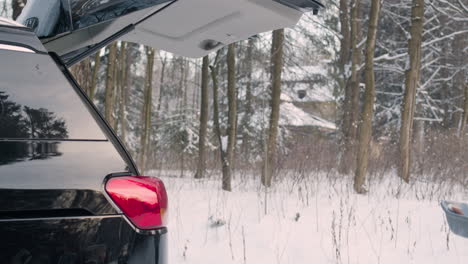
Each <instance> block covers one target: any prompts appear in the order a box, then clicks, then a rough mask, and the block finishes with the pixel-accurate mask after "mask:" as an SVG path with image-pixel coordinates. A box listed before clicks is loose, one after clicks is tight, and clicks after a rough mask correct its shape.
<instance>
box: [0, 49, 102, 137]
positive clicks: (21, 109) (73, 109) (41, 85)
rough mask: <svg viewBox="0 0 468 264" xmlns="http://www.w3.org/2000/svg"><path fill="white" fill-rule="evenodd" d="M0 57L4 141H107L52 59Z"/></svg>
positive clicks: (12, 54)
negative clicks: (7, 139)
mask: <svg viewBox="0 0 468 264" xmlns="http://www.w3.org/2000/svg"><path fill="white" fill-rule="evenodd" d="M0 56H1V58H2V60H1V61H0V67H1V68H2V70H1V71H0V139H1V138H19V139H70V140H74V139H92V140H105V139H106V137H105V136H104V134H103V133H102V131H101V129H100V128H99V127H98V125H97V123H96V121H95V120H94V119H93V117H92V116H91V114H90V112H89V111H88V110H87V109H86V107H85V105H84V104H83V102H82V101H81V99H80V98H79V96H78V94H77V93H76V92H75V90H74V88H73V87H72V86H71V85H70V83H69V82H68V81H67V80H66V79H65V77H64V76H63V74H62V72H60V70H59V69H58V67H57V65H56V64H55V63H54V62H53V61H52V59H51V58H50V57H49V56H48V55H41V54H32V53H20V52H14V51H0ZM19 84H20V85H19Z"/></svg>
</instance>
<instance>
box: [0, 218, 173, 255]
mask: <svg viewBox="0 0 468 264" xmlns="http://www.w3.org/2000/svg"><path fill="white" fill-rule="evenodd" d="M0 230H2V233H1V234H2V236H1V238H0V239H1V243H0V259H1V263H6V264H7V263H8V264H9V263H11V264H18V263H59V264H73V263H76V264H78V263H96V264H98V263H166V262H165V261H166V260H165V259H164V258H165V255H166V254H164V253H165V244H166V239H167V238H166V236H167V234H166V233H167V231H166V230H162V231H161V232H159V233H158V235H154V236H148V235H140V234H137V233H136V232H135V231H134V230H133V229H131V228H130V226H129V225H128V223H127V222H126V221H125V220H124V219H123V218H122V217H120V216H110V217H77V218H62V219H32V220H14V221H6V220H0Z"/></svg>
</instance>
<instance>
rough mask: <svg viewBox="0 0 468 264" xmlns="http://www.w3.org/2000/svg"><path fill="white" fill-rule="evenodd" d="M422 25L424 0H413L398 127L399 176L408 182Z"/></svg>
mask: <svg viewBox="0 0 468 264" xmlns="http://www.w3.org/2000/svg"><path fill="white" fill-rule="evenodd" d="M423 26H424V0H413V1H412V7H411V27H410V38H409V41H408V55H409V67H408V69H407V70H406V72H405V93H404V98H403V105H402V114H401V128H400V146H399V149H400V162H399V163H400V164H399V170H398V172H399V176H400V177H401V178H402V179H403V180H404V181H406V182H409V178H410V168H411V141H412V140H411V136H412V134H413V118H414V112H415V107H416V102H415V101H416V91H417V86H418V84H419V79H420V71H421V43H422V37H423Z"/></svg>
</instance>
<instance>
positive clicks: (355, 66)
mask: <svg viewBox="0 0 468 264" xmlns="http://www.w3.org/2000/svg"><path fill="white" fill-rule="evenodd" d="M360 10H361V2H360V0H354V2H353V5H352V8H351V48H352V55H351V78H350V80H349V81H348V83H347V84H346V90H345V102H344V110H345V111H344V117H343V127H342V129H343V134H344V155H343V159H342V161H341V166H340V171H341V172H342V173H349V172H350V171H351V170H352V169H353V168H354V167H355V161H356V159H355V158H354V157H355V155H354V153H355V149H356V140H357V131H358V121H359V94H360V87H359V85H360V79H361V78H360V69H359V67H360V64H361V48H360V47H359V41H360V39H361V37H360V32H361V23H360V21H359V20H360V18H361V17H360V13H361V12H360Z"/></svg>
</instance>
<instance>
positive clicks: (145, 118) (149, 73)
mask: <svg viewBox="0 0 468 264" xmlns="http://www.w3.org/2000/svg"><path fill="white" fill-rule="evenodd" d="M145 53H146V77H145V91H144V98H143V100H144V102H143V111H142V117H141V120H142V123H143V127H142V132H141V138H140V148H141V151H140V171H141V172H144V171H145V165H146V164H145V163H146V153H147V150H148V144H149V138H150V134H151V106H152V97H153V68H154V49H153V48H151V47H145Z"/></svg>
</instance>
